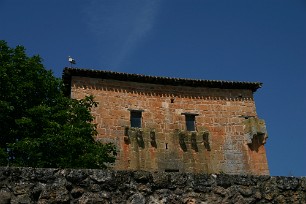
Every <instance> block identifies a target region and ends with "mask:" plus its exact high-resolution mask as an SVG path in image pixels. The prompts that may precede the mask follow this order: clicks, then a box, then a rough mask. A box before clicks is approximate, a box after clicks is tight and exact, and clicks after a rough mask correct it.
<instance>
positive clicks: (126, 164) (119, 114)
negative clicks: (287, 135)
mask: <svg viewBox="0 0 306 204" xmlns="http://www.w3.org/2000/svg"><path fill="white" fill-rule="evenodd" d="M85 95H94V96H95V100H96V101H98V102H99V105H98V107H97V108H94V109H93V115H94V116H95V121H94V122H95V123H97V130H98V133H99V135H98V138H97V139H98V140H101V141H102V142H113V143H115V144H116V145H117V146H118V150H119V152H118V159H117V162H116V164H115V169H117V170H146V171H157V170H158V171H179V172H206V173H227V174H241V173H250V174H260V175H266V174H269V170H268V164H267V159H266V152H265V148H264V146H263V144H264V142H263V141H265V138H266V133H263V134H262V135H263V136H264V137H262V139H261V140H260V139H258V138H257V137H253V136H254V134H255V135H256V134H257V132H256V133H253V132H252V131H253V129H252V128H249V129H250V131H251V132H245V131H246V127H247V126H248V124H253V123H259V122H258V119H257V114H256V108H255V103H254V99H253V93H252V91H251V90H247V89H245V90H242V89H218V88H203V87H184V86H170V85H157V84H145V83H136V82H127V81H116V80H106V79H97V78H88V77H75V76H73V77H72V79H71V96H72V97H73V98H77V99H79V98H83V97H84V96H85ZM130 110H142V111H143V112H142V128H140V129H138V128H130ZM186 112H188V113H194V114H198V116H195V118H196V119H195V121H196V131H194V132H190V131H186V127H185V126H186V125H185V116H184V115H182V113H186ZM250 118H254V119H255V120H252V121H250V122H248V121H247V120H249V119H250ZM259 129H260V128H259ZM260 133H261V132H260ZM262 135H261V136H262ZM153 136H154V137H153ZM261 136H259V138H260V137H261ZM152 138H153V139H152Z"/></svg>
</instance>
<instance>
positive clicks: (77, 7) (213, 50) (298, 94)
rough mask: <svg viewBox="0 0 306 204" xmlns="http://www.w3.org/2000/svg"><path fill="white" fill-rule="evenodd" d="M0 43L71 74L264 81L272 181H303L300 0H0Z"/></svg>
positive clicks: (305, 105)
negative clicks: (72, 69) (76, 70)
mask: <svg viewBox="0 0 306 204" xmlns="http://www.w3.org/2000/svg"><path fill="white" fill-rule="evenodd" d="M0 39H2V40H6V41H7V42H8V44H9V45H10V46H11V47H15V46H16V45H24V46H25V47H26V49H27V53H28V54H29V55H34V54H39V55H40V56H41V57H42V58H43V60H44V61H43V63H44V65H45V67H46V68H47V69H52V70H53V72H54V74H55V76H57V77H60V76H61V73H62V70H63V68H64V67H65V66H69V63H68V61H67V57H68V56H69V55H71V56H72V57H74V58H75V59H76V62H77V65H76V66H77V67H82V68H91V69H102V70H112V71H120V72H129V73H139V74H147V75H154V76H170V77H183V78H198V79H212V80H234V81H260V82H263V88H261V89H259V90H258V91H257V92H256V93H255V100H256V107H257V112H258V115H259V117H260V118H263V119H265V120H266V124H267V128H268V133H269V138H268V141H267V144H266V150H267V157H268V162H269V168H270V173H271V175H283V176H291V175H293V176H306V90H305V88H306V1H304V0H286V1H285V0H253V1H251V0H231V1H228V0H88V1H82V0H64V1H63V0H62V1H60V0H54V1H47V0H45V1H44V0H27V1H23V0H0Z"/></svg>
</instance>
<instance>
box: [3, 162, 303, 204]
mask: <svg viewBox="0 0 306 204" xmlns="http://www.w3.org/2000/svg"><path fill="white" fill-rule="evenodd" d="M9 203H16V204H17V203H40V204H43V203H82V204H87V203H88V204H89V203H130V204H144V203H151V204H158V203H182V204H183V203H186V204H193V203H194V204H196V203H202V204H208V203H238V204H239V203H306V178H305V177H304V178H296V177H270V176H249V175H225V174H218V175H215V174H192V173H165V172H155V173H150V172H145V171H113V170H94V169H35V168H8V167H0V204H9Z"/></svg>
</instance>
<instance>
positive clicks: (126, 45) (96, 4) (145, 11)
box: [84, 0, 160, 68]
mask: <svg viewBox="0 0 306 204" xmlns="http://www.w3.org/2000/svg"><path fill="white" fill-rule="evenodd" d="M159 4H160V1H159V0H121V1H99V0H93V1H91V4H90V5H88V6H87V7H86V8H85V10H84V11H85V16H86V19H85V20H86V22H87V25H88V27H89V29H90V31H91V32H92V33H93V35H94V37H95V38H96V40H97V42H98V43H99V46H100V47H101V55H102V56H101V60H102V61H103V62H102V63H103V64H105V63H107V64H108V66H111V67H113V68H116V67H119V66H120V65H121V64H122V63H123V62H124V61H125V60H127V58H128V56H129V54H131V53H133V52H134V50H135V49H136V48H137V46H138V44H139V43H140V42H141V41H143V40H144V39H145V37H146V35H147V33H148V32H149V31H150V30H151V29H152V28H153V25H154V22H155V21H156V16H157V14H158V10H159Z"/></svg>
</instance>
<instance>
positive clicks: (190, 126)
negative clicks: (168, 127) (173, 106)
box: [185, 115, 195, 131]
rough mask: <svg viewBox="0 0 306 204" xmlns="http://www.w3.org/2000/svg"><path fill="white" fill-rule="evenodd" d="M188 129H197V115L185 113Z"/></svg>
mask: <svg viewBox="0 0 306 204" xmlns="http://www.w3.org/2000/svg"><path fill="white" fill-rule="evenodd" d="M185 117H186V128H187V131H195V115H185Z"/></svg>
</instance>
